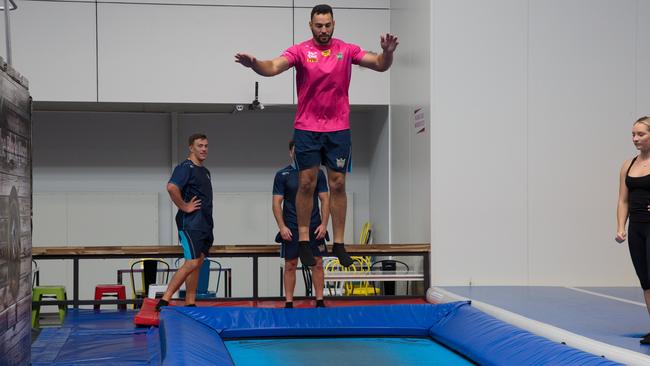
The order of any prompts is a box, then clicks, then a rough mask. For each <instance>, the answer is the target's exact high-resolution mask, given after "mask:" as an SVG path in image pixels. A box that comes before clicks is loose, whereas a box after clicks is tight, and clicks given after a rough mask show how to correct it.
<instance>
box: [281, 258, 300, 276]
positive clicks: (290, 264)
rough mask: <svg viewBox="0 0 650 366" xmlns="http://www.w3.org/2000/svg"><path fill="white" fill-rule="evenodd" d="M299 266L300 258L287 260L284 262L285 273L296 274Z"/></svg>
mask: <svg viewBox="0 0 650 366" xmlns="http://www.w3.org/2000/svg"><path fill="white" fill-rule="evenodd" d="M297 266H298V258H296V259H290V260H287V261H285V262H284V271H285V272H288V273H291V272H295V271H296V267H297Z"/></svg>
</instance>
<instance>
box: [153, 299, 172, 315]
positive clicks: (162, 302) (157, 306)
mask: <svg viewBox="0 0 650 366" xmlns="http://www.w3.org/2000/svg"><path fill="white" fill-rule="evenodd" d="M163 306H169V302H168V301H167V300H163V299H160V300H158V303H157V304H156V313H159V312H160V308H161V307H163Z"/></svg>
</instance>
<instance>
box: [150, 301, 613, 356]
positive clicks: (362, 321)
mask: <svg viewBox="0 0 650 366" xmlns="http://www.w3.org/2000/svg"><path fill="white" fill-rule="evenodd" d="M373 335H378V336H415V337H418V336H431V337H432V338H434V339H435V340H437V341H439V342H441V343H443V344H445V345H446V346H447V347H449V348H451V349H453V350H455V351H457V352H459V353H461V354H463V355H465V356H466V357H468V358H469V359H471V360H473V361H475V362H477V363H479V364H481V365H549V364H562V365H585V366H592V365H598V366H606V365H619V364H617V363H614V362H611V361H608V360H605V359H603V358H600V357H597V356H594V355H591V354H588V353H585V352H582V351H578V350H576V349H573V348H571V347H568V346H565V345H562V344H558V343H554V342H551V341H549V340H547V339H545V338H542V337H539V336H536V335H533V334H532V333H529V332H526V331H524V330H521V329H519V328H516V327H514V326H512V325H509V324H507V323H504V322H502V321H500V320H497V319H495V318H493V317H491V316H489V315H486V314H484V313H482V312H480V311H478V310H476V309H473V308H471V306H470V305H469V302H455V303H449V304H440V305H432V304H416V305H412V304H411V305H389V306H358V307H357V306H355V307H337V308H316V309H264V308H242V307H214V308H187V307H178V308H174V307H168V308H164V309H163V311H162V313H161V316H160V336H161V346H162V347H163V350H162V361H163V365H179V364H192V365H232V364H233V361H232V359H231V358H230V355H229V353H228V351H227V349H226V347H225V346H224V344H223V340H222V338H224V339H227V338H264V337H287V336H288V337H293V336H298V337H300V336H325V337H327V336H373Z"/></svg>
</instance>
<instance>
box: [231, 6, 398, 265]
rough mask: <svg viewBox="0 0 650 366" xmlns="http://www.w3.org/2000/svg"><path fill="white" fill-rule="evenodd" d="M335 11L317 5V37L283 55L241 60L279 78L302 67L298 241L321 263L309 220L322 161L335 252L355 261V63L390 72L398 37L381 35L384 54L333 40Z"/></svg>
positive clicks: (305, 259)
mask: <svg viewBox="0 0 650 366" xmlns="http://www.w3.org/2000/svg"><path fill="white" fill-rule="evenodd" d="M334 24H335V23H334V13H333V11H332V7H330V6H329V5H316V6H315V7H314V8H313V9H312V11H311V20H310V22H309V27H310V28H311V32H312V35H313V38H311V39H309V40H307V41H304V42H302V43H299V44H297V45H293V46H292V47H290V48H288V49H287V50H286V51H284V53H282V55H281V56H279V57H276V58H274V59H272V60H266V61H261V60H258V59H257V58H255V57H254V56H252V55H249V54H245V53H238V54H236V55H235V62H238V63H240V64H242V65H243V66H245V67H250V68H252V69H253V71H255V72H256V73H258V74H260V75H262V76H275V75H277V74H280V73H282V72H284V71H286V70H288V69H290V68H291V67H295V68H296V86H297V89H298V110H297V111H296V120H295V123H294V128H295V130H294V141H295V144H296V145H295V156H296V159H295V160H296V165H297V167H298V169H299V170H300V173H299V188H298V193H297V195H296V208H297V214H298V236H299V238H298V241H299V244H300V245H299V248H300V249H299V252H300V261H301V262H302V264H303V265H307V266H314V265H322V262H320V261H319V263H317V262H316V260H315V259H314V256H313V254H312V252H311V250H310V248H309V220H310V214H311V212H312V205H313V199H312V197H313V194H314V189H315V187H316V179H317V177H318V171H319V169H320V168H319V167H320V165H321V164H322V165H325V166H326V167H327V178H328V183H329V188H330V212H331V215H332V227H333V234H334V238H333V239H334V246H333V248H332V252H333V253H334V255H336V256H337V257H338V258H339V261H340V262H341V264H342V265H344V266H346V267H347V266H349V265H351V264H352V262H353V261H352V258H350V256H349V255H348V254H347V252H346V251H345V247H344V244H343V237H344V232H345V212H346V206H347V197H346V195H345V173H346V172H347V171H348V170H349V167H350V158H351V148H352V140H351V135H350V103H349V100H348V89H349V86H350V77H351V76H352V64H355V65H361V66H363V67H367V68H369V69H372V70H375V71H386V70H388V68H389V67H390V65H391V64H392V62H393V52H394V51H395V49H396V48H397V45H398V42H397V37H395V36H393V35H391V34H386V35H382V36H381V41H380V44H381V48H382V50H383V53H382V54H380V55H378V54H375V53H372V52H366V51H364V50H362V49H361V48H360V47H359V46H357V45H354V44H350V43H345V42H343V41H341V40H340V39H336V38H332V34H333V33H334Z"/></svg>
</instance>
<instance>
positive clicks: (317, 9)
mask: <svg viewBox="0 0 650 366" xmlns="http://www.w3.org/2000/svg"><path fill="white" fill-rule="evenodd" d="M316 14H332V18H334V10H332V7H331V6H329V5H327V4H320V5H316V6H314V7H313V8H312V9H311V18H309V19H314V15H316Z"/></svg>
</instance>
